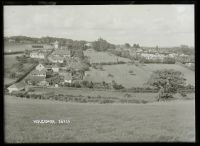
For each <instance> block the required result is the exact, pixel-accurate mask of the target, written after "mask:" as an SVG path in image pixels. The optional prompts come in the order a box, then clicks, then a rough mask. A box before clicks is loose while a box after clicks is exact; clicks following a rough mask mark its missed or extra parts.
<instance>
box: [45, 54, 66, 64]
mask: <svg viewBox="0 0 200 146" xmlns="http://www.w3.org/2000/svg"><path fill="white" fill-rule="evenodd" d="M48 59H49V61H50V62H53V63H63V62H64V57H61V56H54V55H51V56H49V58H48Z"/></svg>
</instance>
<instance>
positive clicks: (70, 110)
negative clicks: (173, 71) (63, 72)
mask: <svg viewBox="0 0 200 146" xmlns="http://www.w3.org/2000/svg"><path fill="white" fill-rule="evenodd" d="M37 119H38V120H42V119H43V120H59V119H65V120H70V124H54V125H52V124H33V122H32V120H37ZM5 141H6V142H7V143H27V142H28V143H34V142H35V143H38V142H41V143H42V142H50V143H51V142H118V141H121V142H122V141H126V142H146V141H148V142H151V141H152V142H154V141H160V142H162V141H192V142H194V141H195V113H194V100H189V101H174V102H169V103H149V104H144V105H143V104H126V105H124V104H109V105H106V104H104V105H101V104H72V103H63V102H58V101H54V102H53V101H44V100H31V99H21V98H16V97H11V96H5Z"/></svg>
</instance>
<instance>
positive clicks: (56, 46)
mask: <svg viewBox="0 0 200 146" xmlns="http://www.w3.org/2000/svg"><path fill="white" fill-rule="evenodd" d="M54 48H55V49H58V41H57V40H56V41H55V42H54Z"/></svg>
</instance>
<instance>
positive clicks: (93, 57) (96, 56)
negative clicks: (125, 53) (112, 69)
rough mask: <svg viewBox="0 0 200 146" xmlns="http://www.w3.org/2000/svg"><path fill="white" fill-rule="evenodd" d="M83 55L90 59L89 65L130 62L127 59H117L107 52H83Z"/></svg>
mask: <svg viewBox="0 0 200 146" xmlns="http://www.w3.org/2000/svg"><path fill="white" fill-rule="evenodd" d="M84 55H85V56H88V57H89V58H90V63H108V62H117V60H118V61H124V62H129V61H130V60H129V59H127V58H122V57H118V56H115V55H113V54H111V53H108V52H97V51H94V50H93V51H91V52H88V51H84Z"/></svg>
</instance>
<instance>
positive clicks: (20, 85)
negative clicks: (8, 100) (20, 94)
mask: <svg viewBox="0 0 200 146" xmlns="http://www.w3.org/2000/svg"><path fill="white" fill-rule="evenodd" d="M25 86H26V84H25V83H24V82H19V83H16V84H13V85H11V86H10V87H8V88H7V89H8V91H9V93H12V92H13V91H21V90H23V89H25Z"/></svg>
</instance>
